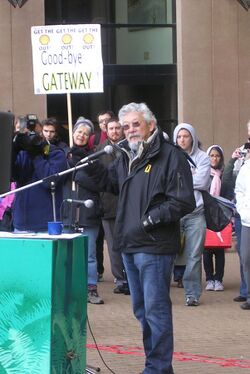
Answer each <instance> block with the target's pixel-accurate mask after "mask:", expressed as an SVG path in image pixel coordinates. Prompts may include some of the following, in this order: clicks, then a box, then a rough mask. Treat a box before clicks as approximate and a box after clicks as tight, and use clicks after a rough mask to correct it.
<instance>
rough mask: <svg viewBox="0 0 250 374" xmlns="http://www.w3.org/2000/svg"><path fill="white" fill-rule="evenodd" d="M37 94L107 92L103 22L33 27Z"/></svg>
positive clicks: (34, 73)
mask: <svg viewBox="0 0 250 374" xmlns="http://www.w3.org/2000/svg"><path fill="white" fill-rule="evenodd" d="M31 40H32V55H33V75H34V92H35V94H57V93H73V92H75V93H88V92H103V62H102V52H101V33H100V25H98V24H91V25H85V24H83V25H53V26H33V27H32V28H31Z"/></svg>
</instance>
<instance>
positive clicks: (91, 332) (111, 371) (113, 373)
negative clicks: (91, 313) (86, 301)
mask: <svg viewBox="0 0 250 374" xmlns="http://www.w3.org/2000/svg"><path fill="white" fill-rule="evenodd" d="M87 323H88V328H89V331H90V334H91V336H92V338H93V340H94V343H95V346H96V349H97V352H98V354H99V356H100V358H101V360H102V362H103V364H104V365H105V367H106V368H107V369H108V370H109V371H110V373H112V374H116V373H115V372H114V371H113V370H112V369H111V368H110V367H109V366H108V365H107V364H106V362H105V361H104V359H103V357H102V354H101V352H100V350H99V347H98V344H97V342H96V339H95V337H94V334H93V331H92V329H91V326H90V322H89V318H88V316H87Z"/></svg>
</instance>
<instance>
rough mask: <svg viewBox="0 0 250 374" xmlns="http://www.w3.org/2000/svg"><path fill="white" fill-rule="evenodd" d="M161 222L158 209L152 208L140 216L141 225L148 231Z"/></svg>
mask: <svg viewBox="0 0 250 374" xmlns="http://www.w3.org/2000/svg"><path fill="white" fill-rule="evenodd" d="M160 223H161V219H160V209H159V208H156V209H152V210H151V211H150V212H149V213H148V214H146V215H145V216H143V217H142V225H143V227H144V230H145V231H147V232H148V231H150V230H152V229H153V228H155V227H156V226H159V224H160Z"/></svg>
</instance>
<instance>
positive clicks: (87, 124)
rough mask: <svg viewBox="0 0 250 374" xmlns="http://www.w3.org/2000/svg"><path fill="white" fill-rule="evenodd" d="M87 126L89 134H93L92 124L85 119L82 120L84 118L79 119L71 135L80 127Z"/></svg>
mask: <svg viewBox="0 0 250 374" xmlns="http://www.w3.org/2000/svg"><path fill="white" fill-rule="evenodd" d="M84 125H86V126H88V127H89V128H90V134H93V132H94V125H93V123H92V122H91V121H90V120H89V119H87V118H84V117H79V118H78V119H77V121H76V123H75V125H74V127H73V134H74V132H75V131H76V130H77V129H78V128H79V127H80V126H84Z"/></svg>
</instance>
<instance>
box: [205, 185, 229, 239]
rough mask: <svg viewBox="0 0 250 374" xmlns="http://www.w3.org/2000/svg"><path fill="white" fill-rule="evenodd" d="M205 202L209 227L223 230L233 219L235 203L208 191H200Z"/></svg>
mask: <svg viewBox="0 0 250 374" xmlns="http://www.w3.org/2000/svg"><path fill="white" fill-rule="evenodd" d="M200 192H201V193H202V197H203V202H204V214H205V219H206V224H207V228H208V229H209V230H211V231H216V232H218V231H221V230H223V229H224V228H225V227H226V226H227V225H228V224H229V223H230V221H231V219H232V216H233V214H234V211H235V205H234V204H233V203H232V202H231V201H230V200H227V199H225V198H223V197H220V196H212V195H210V193H209V192H208V191H200Z"/></svg>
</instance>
